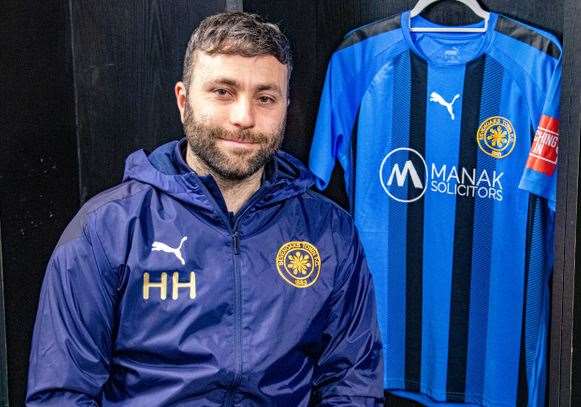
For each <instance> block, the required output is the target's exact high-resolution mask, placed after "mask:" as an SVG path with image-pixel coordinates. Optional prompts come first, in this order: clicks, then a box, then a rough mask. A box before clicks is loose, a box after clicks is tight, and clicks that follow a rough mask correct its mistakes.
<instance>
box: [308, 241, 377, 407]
mask: <svg viewBox="0 0 581 407" xmlns="http://www.w3.org/2000/svg"><path fill="white" fill-rule="evenodd" d="M338 279H339V280H338V281H337V282H336V284H335V290H334V292H333V294H332V295H331V297H330V298H329V307H330V312H329V317H328V322H327V326H326V329H325V331H324V335H323V337H324V341H323V342H324V343H323V352H322V354H321V356H320V358H319V362H318V365H317V368H316V370H315V376H314V382H313V384H314V389H313V401H314V403H313V405H316V406H321V407H327V406H329V407H330V406H374V407H375V406H383V357H382V346H381V338H380V333H379V328H378V325H377V315H376V304H375V293H374V288H373V281H372V278H371V274H370V273H369V270H368V268H367V263H366V261H365V258H364V254H363V249H362V247H361V244H360V242H359V239H358V237H357V234H356V232H353V240H352V245H351V248H350V249H349V253H348V256H347V257H346V258H345V260H344V261H343V265H342V267H341V270H340V273H339V274H338Z"/></svg>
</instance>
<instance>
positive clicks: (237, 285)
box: [199, 182, 264, 406]
mask: <svg viewBox="0 0 581 407" xmlns="http://www.w3.org/2000/svg"><path fill="white" fill-rule="evenodd" d="M199 184H200V185H199V186H200V187H201V189H202V191H204V194H205V195H206V197H207V198H208V199H209V200H210V201H211V202H212V204H213V206H214V208H216V212H217V214H218V215H219V216H220V217H221V218H222V221H223V222H224V225H225V226H226V227H227V228H228V231H229V232H230V236H231V238H232V252H233V256H232V257H233V258H234V294H235V295H234V296H235V299H234V301H235V304H234V317H235V326H234V338H235V341H236V343H235V345H234V358H235V359H236V367H235V370H234V379H233V380H232V384H231V385H230V391H229V392H228V393H227V395H226V399H225V400H224V405H225V406H231V405H233V402H234V394H235V392H236V388H237V387H238V386H239V385H240V383H241V381H242V293H241V291H242V287H241V286H242V282H241V279H242V277H241V273H240V265H239V263H240V258H239V255H240V232H239V231H238V224H239V222H240V219H241V218H242V217H243V216H244V215H245V214H246V212H247V211H248V209H249V208H251V207H252V204H254V203H255V202H257V201H258V198H259V197H260V196H261V195H262V193H263V192H264V191H263V190H259V191H258V192H257V194H256V195H254V197H253V198H251V200H250V201H248V202H246V205H244V206H243V207H242V208H241V210H240V211H239V212H238V214H236V215H235V216H234V218H233V221H232V220H231V219H229V216H224V212H223V211H222V209H221V208H220V206H219V205H218V204H217V203H216V201H215V199H214V198H213V197H212V194H211V193H210V192H209V191H208V190H207V188H206V187H205V186H204V185H203V183H202V182H200V183H199Z"/></svg>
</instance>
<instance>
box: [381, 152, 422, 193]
mask: <svg viewBox="0 0 581 407" xmlns="http://www.w3.org/2000/svg"><path fill="white" fill-rule="evenodd" d="M427 174H428V166H427V165H426V161H425V160H424V158H423V157H422V155H421V154H420V153H418V152H417V151H416V150H414V149H412V148H406V147H400V148H396V149H395V150H392V151H390V152H389V153H388V154H387V155H386V156H385V158H384V159H383V160H382V161H381V165H380V167H379V180H380V182H381V187H382V188H383V190H384V191H385V193H386V194H387V195H389V196H390V197H391V198H392V199H394V200H396V201H398V202H404V203H409V202H414V201H417V200H418V199H420V198H421V197H422V196H423V195H424V193H425V192H426V188H427V185H428V184H427ZM408 180H409V182H408Z"/></svg>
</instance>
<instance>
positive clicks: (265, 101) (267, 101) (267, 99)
mask: <svg viewBox="0 0 581 407" xmlns="http://www.w3.org/2000/svg"><path fill="white" fill-rule="evenodd" d="M258 101H259V102H260V104H262V105H270V104H273V103H274V102H276V100H274V99H273V98H271V97H270V96H260V97H259V98H258Z"/></svg>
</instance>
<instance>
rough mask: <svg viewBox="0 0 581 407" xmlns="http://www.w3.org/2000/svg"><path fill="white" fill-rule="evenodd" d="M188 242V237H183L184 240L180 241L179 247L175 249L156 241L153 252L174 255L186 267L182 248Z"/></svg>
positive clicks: (152, 246)
mask: <svg viewBox="0 0 581 407" xmlns="http://www.w3.org/2000/svg"><path fill="white" fill-rule="evenodd" d="M186 240H188V237H187V236H184V237H182V240H181V241H180V244H179V246H178V247H176V248H173V247H171V246H169V245H168V244H166V243H163V242H157V241H155V242H153V244H152V245H151V251H152V252H165V253H170V254H173V255H174V256H176V258H177V259H178V260H179V262H180V263H181V264H182V266H185V265H186V261H185V260H184V257H183V256H182V246H183V245H184V242H185V241H186Z"/></svg>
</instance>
